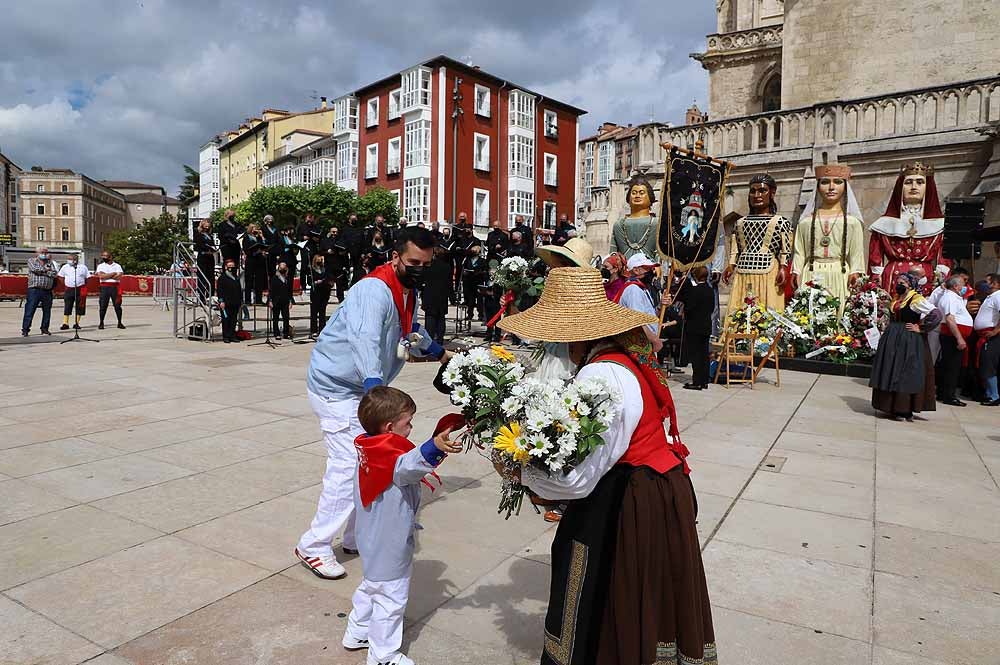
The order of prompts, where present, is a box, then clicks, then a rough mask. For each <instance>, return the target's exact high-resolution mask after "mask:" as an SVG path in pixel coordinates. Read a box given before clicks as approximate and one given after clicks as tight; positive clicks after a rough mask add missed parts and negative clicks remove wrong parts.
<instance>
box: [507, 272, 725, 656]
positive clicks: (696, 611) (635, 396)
mask: <svg viewBox="0 0 1000 665" xmlns="http://www.w3.org/2000/svg"><path fill="white" fill-rule="evenodd" d="M655 322H656V318H655V317H652V316H649V315H647V314H642V313H640V312H636V311H633V310H629V309H627V308H624V307H622V306H621V305H618V304H617V303H614V302H612V301H610V300H608V298H607V295H606V294H605V292H604V288H603V284H602V280H601V273H600V272H599V271H597V270H594V269H590V268H555V269H553V270H552V271H551V272H550V273H549V276H548V280H547V281H546V284H545V289H544V290H543V291H542V297H541V299H540V300H539V302H538V304H536V305H535V306H534V307H532V308H530V309H528V310H526V311H524V312H521V313H519V314H515V315H513V316H509V317H507V318H505V319H504V320H503V321H501V323H500V326H501V327H502V328H504V329H505V330H508V331H510V332H512V333H515V334H517V335H519V336H523V337H527V338H530V339H539V340H543V341H546V342H551V343H558V344H566V345H567V354H566V356H567V358H568V359H569V360H570V362H571V366H572V367H573V369H576V368H579V371H578V374H577V376H578V377H580V378H581V379H582V378H586V377H595V376H599V377H603V378H605V379H606V380H607V381H608V382H609V383H610V384H611V385H612V386H614V387H615V389H617V390H619V391H621V395H622V397H623V399H622V406H621V411H620V412H619V413H618V414H617V415H616V416H615V419H614V420H613V421H612V423H611V425H610V427H609V429H608V431H606V432H604V433H603V434H602V435H601V436H602V438H603V439H604V444H603V445H601V446H598V447H597V448H596V449H595V450H594V452H592V453H591V454H590V455H589V456H588V457H587V458H586V459H584V460H583V462H581V463H580V464H579V465H578V466H576V467H575V468H573V469H572V470H571V471H569V472H568V473H566V474H561V473H555V474H552V475H551V476H549V475H546V474H545V473H541V472H538V471H536V470H534V469H531V468H525V469H524V470H523V472H515V476H517V475H519V476H520V482H521V483H523V484H524V485H525V486H526V487H528V488H529V489H530V490H531V491H532V492H533V493H534V494H536V495H537V496H539V497H544V498H545V499H548V500H554V501H571V503H570V504H569V505H568V507H567V508H566V510H565V513H564V515H563V518H562V521H561V522H560V524H559V529H558V531H557V532H556V537H555V540H554V542H553V544H552V583H551V590H550V596H549V607H548V612H547V614H546V618H545V646H544V653H543V655H542V659H541V662H542V663H543V664H544V665H555V664H556V663H558V664H559V665H583V664H595V663H599V664H600V665H637V664H639V663H675V664H677V663H703V664H705V665H715V664H716V663H718V658H717V656H716V650H715V635H714V631H713V628H712V611H711V606H710V604H709V598H708V588H707V585H706V583H705V572H704V568H703V566H702V560H701V550H700V547H699V544H698V532H697V530H696V528H695V517H696V514H697V501H696V499H695V494H694V488H693V486H692V485H691V481H690V478H689V477H688V473H689V468H688V466H687V464H686V462H685V461H684V458H685V457H686V456H687V449H686V448H685V447H684V445H683V444H682V443H681V441H680V437H679V434H678V427H677V417H676V412H675V409H674V403H673V399H672V398H671V395H670V390H669V388H668V387H667V380H666V377H665V376H664V375H663V373H662V372H661V370H660V369H659V367H658V366H657V365H656V361H655V358H654V357H653V355H652V352H651V347H650V345H649V342H648V341H647V340H646V338H645V336H644V335H643V334H642V332H641V330H640V328H641V326H643V325H648V324H651V323H655ZM665 419H668V420H669V433H668V431H667V428H665V427H664V420H665Z"/></svg>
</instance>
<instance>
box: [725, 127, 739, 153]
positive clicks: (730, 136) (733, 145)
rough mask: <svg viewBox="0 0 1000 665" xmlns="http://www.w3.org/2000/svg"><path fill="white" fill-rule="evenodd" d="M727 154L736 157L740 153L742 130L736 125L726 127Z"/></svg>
mask: <svg viewBox="0 0 1000 665" xmlns="http://www.w3.org/2000/svg"><path fill="white" fill-rule="evenodd" d="M725 135H726V154H727V155H735V154H736V153H738V152H739V151H740V128H739V126H738V125H736V124H735V123H730V124H728V125H726V129H725Z"/></svg>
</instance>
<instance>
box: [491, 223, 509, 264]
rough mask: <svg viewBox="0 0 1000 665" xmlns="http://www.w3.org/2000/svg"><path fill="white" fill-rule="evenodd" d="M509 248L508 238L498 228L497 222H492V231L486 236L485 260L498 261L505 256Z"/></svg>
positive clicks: (500, 228) (505, 233)
mask: <svg viewBox="0 0 1000 665" xmlns="http://www.w3.org/2000/svg"><path fill="white" fill-rule="evenodd" d="M508 247H510V237H509V236H508V235H507V232H506V231H504V230H503V227H501V226H500V222H499V221H494V222H493V229H492V230H491V231H490V232H489V234H488V235H487V236H486V258H487V259H497V260H500V259H502V258H503V257H505V256H507V248H508Z"/></svg>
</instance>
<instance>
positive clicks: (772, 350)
mask: <svg viewBox="0 0 1000 665" xmlns="http://www.w3.org/2000/svg"><path fill="white" fill-rule="evenodd" d="M784 333H785V331H784V330H779V331H778V333H777V334H776V335H775V336H774V339H772V340H771V346H769V347H768V348H767V352H766V353H765V354H764V357H762V358H761V359H760V364H759V365H757V368H756V369H755V370H754V371H753V380H754V381H755V382H756V381H757V376H758V375H759V374H760V372H761V370H762V369H764V365H765V364H766V363H767V362H768V361H769V360H770V361H773V362H774V376H775V379H776V381H775V385H776V386H777V387H778V388H780V387H781V370H780V369H779V368H778V358H779V357H780V356H779V354H778V342H780V341H781V336H782V335H783V334H784Z"/></svg>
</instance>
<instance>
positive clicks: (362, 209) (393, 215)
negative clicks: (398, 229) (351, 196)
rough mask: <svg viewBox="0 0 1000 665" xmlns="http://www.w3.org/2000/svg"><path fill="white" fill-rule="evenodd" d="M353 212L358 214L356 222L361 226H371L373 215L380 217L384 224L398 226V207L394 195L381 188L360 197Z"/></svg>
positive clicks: (375, 188)
mask: <svg viewBox="0 0 1000 665" xmlns="http://www.w3.org/2000/svg"><path fill="white" fill-rule="evenodd" d="M354 211H355V212H356V213H357V214H358V221H360V222H361V223H363V224H371V223H372V222H374V221H375V215H382V217H383V218H385V223H386V224H392V225H396V224H399V206H398V205H396V195H395V194H393V193H392V192H390V191H389V190H388V189H385V188H383V187H374V188H372V189H369V190H368V192H367V193H366V194H365V195H364V196H361V197H358V203H357V206H356V207H355V209H354Z"/></svg>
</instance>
